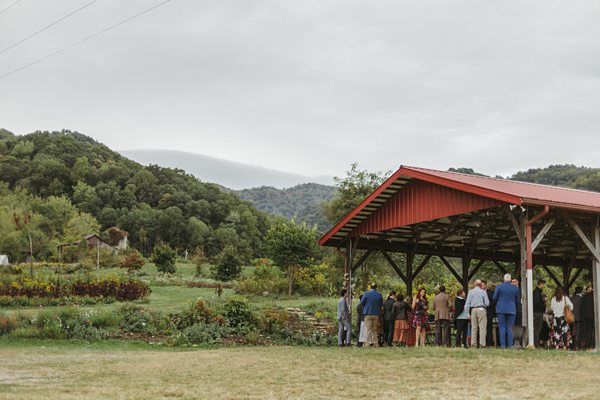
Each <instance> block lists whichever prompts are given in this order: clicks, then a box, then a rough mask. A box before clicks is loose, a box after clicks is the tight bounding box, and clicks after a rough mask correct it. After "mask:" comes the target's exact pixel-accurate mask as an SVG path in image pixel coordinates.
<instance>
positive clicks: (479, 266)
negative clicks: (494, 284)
mask: <svg viewBox="0 0 600 400" xmlns="http://www.w3.org/2000/svg"><path fill="white" fill-rule="evenodd" d="M484 262H485V260H479V262H478V263H477V265H476V266H475V268H473V270H472V271H471V272H469V281H470V280H471V279H473V277H474V276H475V274H476V273H477V272H479V269H480V268H481V267H482V265H483V263H484Z"/></svg>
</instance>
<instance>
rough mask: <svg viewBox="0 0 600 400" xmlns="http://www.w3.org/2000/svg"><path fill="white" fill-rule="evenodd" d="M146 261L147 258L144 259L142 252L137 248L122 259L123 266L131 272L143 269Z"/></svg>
mask: <svg viewBox="0 0 600 400" xmlns="http://www.w3.org/2000/svg"><path fill="white" fill-rule="evenodd" d="M145 263H146V260H144V257H143V256H142V253H140V252H139V251H137V250H132V251H130V252H129V253H128V254H127V255H125V256H124V257H123V259H122V260H121V268H124V269H126V270H127V272H129V273H131V272H134V271H139V270H141V269H142V267H143V266H144V264H145Z"/></svg>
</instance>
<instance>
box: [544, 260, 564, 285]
mask: <svg viewBox="0 0 600 400" xmlns="http://www.w3.org/2000/svg"><path fill="white" fill-rule="evenodd" d="M542 268H544V270H545V271H546V272H547V273H548V276H550V279H552V280H553V281H554V283H556V285H557V286H562V285H563V284H562V282H561V281H560V279H558V277H557V276H556V275H554V272H552V271H551V270H550V268H548V266H547V265H542Z"/></svg>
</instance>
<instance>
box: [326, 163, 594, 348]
mask: <svg viewBox="0 0 600 400" xmlns="http://www.w3.org/2000/svg"><path fill="white" fill-rule="evenodd" d="M319 244H320V245H322V246H330V247H336V248H338V249H340V250H342V251H344V252H345V255H346V267H345V272H346V274H347V277H348V278H349V280H350V281H351V280H352V273H353V272H355V271H356V269H357V268H358V267H359V266H360V265H362V263H364V262H365V260H366V259H367V258H368V257H369V256H370V255H372V254H374V253H376V252H379V253H381V254H382V256H383V257H384V258H385V259H386V260H387V261H388V263H389V264H390V266H391V267H392V268H393V269H394V270H395V271H396V273H397V274H398V275H399V276H400V278H401V279H402V280H403V281H404V282H405V284H406V287H407V291H408V292H409V293H412V283H413V280H414V279H415V278H416V276H417V275H418V274H419V272H420V271H421V270H422V269H423V268H424V267H425V266H426V265H427V263H428V262H429V260H430V259H431V258H432V257H439V258H440V260H441V261H442V263H443V264H444V265H445V266H446V267H447V268H448V269H449V270H450V272H451V273H452V275H454V276H455V277H456V279H457V280H458V281H459V282H460V283H461V284H462V285H463V287H464V288H465V289H468V285H469V281H470V280H471V279H473V278H474V277H475V275H476V274H477V271H478V270H479V269H480V268H481V266H482V265H483V263H484V262H485V261H490V262H493V263H494V264H495V265H496V267H497V268H498V269H499V271H501V272H503V273H505V272H510V273H512V274H514V275H517V276H519V275H520V279H521V282H522V285H521V286H522V288H523V299H522V304H523V321H524V324H525V325H526V326H527V331H528V344H529V345H530V346H532V345H533V343H534V338H533V301H532V299H533V286H534V282H533V279H534V278H533V268H534V266H538V267H540V268H544V269H545V270H546V271H547V272H548V274H549V276H550V277H551V278H552V280H554V281H555V283H556V284H557V285H560V286H563V287H565V288H566V289H567V290H568V289H569V288H570V287H571V286H572V284H573V282H574V281H575V280H576V279H577V278H578V277H579V276H580V274H581V273H582V271H584V270H590V269H591V272H592V284H593V287H594V289H595V290H594V304H595V313H596V315H595V317H596V318H595V324H596V326H595V328H596V329H595V335H596V346H598V345H599V344H600V307H598V305H599V304H598V303H599V295H600V291H599V290H597V289H600V274H599V271H598V268H599V265H600V193H595V192H587V191H582V190H573V189H567V188H560V187H554V186H547V185H539V184H532V183H525V182H518V181H511V180H504V179H496V178H489V177H484V176H478V175H468V174H461V173H456V172H447V171H437V170H431V169H425V168H417V167H409V166H401V167H400V169H398V171H396V172H395V173H394V174H393V175H392V176H391V177H390V178H389V179H387V180H386V181H385V182H384V183H383V184H382V185H381V186H380V187H379V188H377V189H376V190H375V191H374V192H373V193H372V194H371V195H370V196H368V197H367V198H366V199H365V200H364V201H363V202H362V203H361V204H360V205H358V206H357V207H356V208H355V209H354V210H352V211H351V212H350V213H349V214H347V215H346V216H345V217H344V218H342V219H341V220H340V221H339V222H338V223H337V224H336V225H335V226H334V227H333V228H331V230H330V231H329V232H327V233H326V234H325V235H324V236H323V237H322V238H321V239H320V241H319ZM359 250H360V252H359ZM394 252H395V253H403V254H405V257H404V258H405V260H406V265H398V264H397V263H396V262H395V261H394V259H393V258H392V257H391V256H390V253H394ZM357 254H360V257H356V255H357ZM416 255H422V256H424V257H422V260H421V262H420V263H419V264H418V265H417V264H416V263H415V256H416ZM448 258H459V259H461V261H462V262H461V268H455V267H454V266H453V265H452V263H450V262H449V261H448ZM507 263H510V264H508V265H512V266H514V269H512V268H509V269H510V270H509V271H507V270H506V265H507ZM549 266H553V267H559V268H560V270H561V271H562V274H558V275H559V276H557V275H556V274H555V273H553V272H552V270H551V269H549V268H548V267H549Z"/></svg>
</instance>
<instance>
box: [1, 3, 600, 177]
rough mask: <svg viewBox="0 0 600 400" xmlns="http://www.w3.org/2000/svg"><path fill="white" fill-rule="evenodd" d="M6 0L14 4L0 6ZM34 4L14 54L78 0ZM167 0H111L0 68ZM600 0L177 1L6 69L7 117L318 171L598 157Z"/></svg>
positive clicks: (20, 124)
mask: <svg viewBox="0 0 600 400" xmlns="http://www.w3.org/2000/svg"><path fill="white" fill-rule="evenodd" d="M7 1H8V0H0V7H1V6H2V5H3V3H5V2H7ZM81 4H83V3H82V1H75V0H62V1H54V2H32V1H28V0H23V1H22V2H21V3H19V4H18V5H17V6H15V7H13V8H12V9H11V10H10V11H8V12H6V13H5V14H3V15H1V16H0V48H3V47H5V46H7V45H10V44H11V43H12V42H14V41H16V40H18V39H19V38H21V37H23V36H26V35H27V34H28V33H30V32H32V31H34V30H36V29H37V28H39V27H41V26H44V25H45V24H47V23H49V22H51V21H52V20H54V19H56V18H58V17H60V16H61V15H64V14H66V13H67V12H69V11H71V10H73V9H75V8H77V7H78V6H80V5H81ZM151 4H154V2H152V1H149V0H143V1H142V0H131V1H127V2H123V1H118V0H102V1H99V2H98V3H97V4H95V5H94V6H92V7H89V8H88V9H86V10H84V11H82V12H81V13H80V14H77V16H74V17H73V18H72V19H69V20H68V21H65V22H64V23H62V24H60V25H58V26H56V27H55V28H53V29H51V30H49V31H47V32H44V33H43V34H41V35H40V36H39V37H37V38H35V39H34V40H31V41H30V42H27V43H25V44H23V45H22V46H19V47H17V48H15V49H13V50H11V51H10V52H7V53H5V54H3V55H0V74H1V73H2V72H5V71H7V70H11V69H12V68H14V67H18V66H19V65H22V64H24V63H26V62H28V61H30V60H32V59H35V58H38V57H40V56H42V55H44V54H46V53H49V52H51V51H53V50H55V49H57V48H60V47H62V46H64V45H66V44H69V43H71V42H73V41H75V40H77V39H79V38H81V37H84V36H86V35H88V34H90V33H93V32H95V31H96V30H99V29H101V28H103V27H105V26H107V25H110V24H112V23H114V22H116V21H118V20H120V19H122V18H124V17H126V16H128V15H131V14H134V13H136V12H137V11H139V10H141V9H143V8H146V7H148V6H149V5H151ZM599 12H600V3H598V2H596V1H593V0H589V1H578V2H575V3H565V2H558V1H526V2H523V1H505V2H496V3H490V2H480V1H445V2H434V1H370V2H365V1H325V0H320V1H282V0H277V1H275V0H273V1H224V0H219V1H192V0H173V1H172V2H171V3H168V4H167V5H165V6H164V7H162V8H159V9H157V10H155V11H154V12H152V13H150V14H148V15H145V16H143V17H141V18H139V19H136V20H134V21H132V22H131V23H129V24H126V25H124V26H122V27H120V28H118V29H115V30H113V31H111V32H109V33H107V34H106V35H103V36H101V37H99V38H97V39H94V40H93V41H90V42H88V43H86V44H84V45H82V46H81V47H77V48H75V49H72V50H69V51H68V52H65V53H63V54H62V55H60V56H58V57H56V58H53V59H50V60H47V61H45V62H43V63H40V64H38V65H35V66H33V67H31V68H29V69H27V70H24V71H21V72H20V73H18V74H15V75H13V76H11V77H8V78H6V79H3V80H0V126H3V127H5V128H7V129H10V130H12V131H15V132H17V133H27V132H30V131H33V130H37V129H61V128H69V129H75V130H78V131H81V132H83V133H86V134H88V135H90V136H93V137H94V138H96V139H98V140H100V141H103V142H105V143H106V144H108V145H109V146H111V147H113V148H116V149H122V150H124V149H135V148H156V149H172V150H183V151H191V152H197V153H203V154H207V155H211V156H214V157H221V158H226V159H230V160H235V161H239V162H245V163H250V164H254V165H263V166H265V167H269V168H276V169H280V170H284V171H289V172H294V173H298V174H304V175H321V174H323V175H334V174H337V175H339V174H342V173H343V171H344V170H345V169H346V168H347V166H348V164H350V163H351V162H354V161H359V162H360V164H361V166H363V167H365V168H369V169H379V170H388V169H392V168H395V167H397V166H398V165H399V164H409V165H420V166H426V167H433V168H448V167H450V166H469V167H473V168H475V169H477V170H480V171H483V172H486V173H490V174H496V173H499V174H509V173H512V172H514V171H516V170H519V169H524V168H529V167H535V166H545V165H547V164H550V163H564V162H570V163H575V164H586V165H590V166H600V162H599V161H598V160H597V148H598V146H599V145H600V135H599V134H598V133H599V131H600V113H599V112H598V109H599V106H600V52H599V51H598V50H599V45H600V24H598V23H597V16H598V15H600V14H599Z"/></svg>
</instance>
